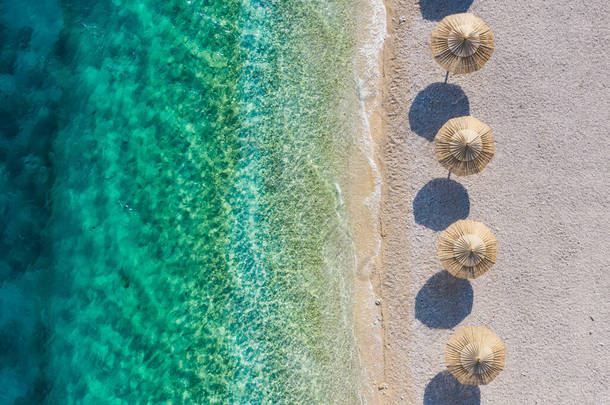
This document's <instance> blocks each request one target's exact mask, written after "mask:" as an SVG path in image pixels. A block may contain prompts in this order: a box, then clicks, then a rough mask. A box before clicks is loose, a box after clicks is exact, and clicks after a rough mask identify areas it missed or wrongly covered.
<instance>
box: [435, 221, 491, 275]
mask: <svg viewBox="0 0 610 405" xmlns="http://www.w3.org/2000/svg"><path fill="white" fill-rule="evenodd" d="M497 253H498V242H497V241H496V237H495V236H494V235H493V234H492V233H491V231H490V230H489V228H487V227H486V226H485V225H484V224H483V223H481V222H477V221H471V220H468V219H461V220H459V221H456V222H454V223H453V224H451V225H450V226H449V227H448V228H447V229H445V230H444V231H443V232H441V235H440V237H439V241H438V257H439V259H440V260H441V264H442V265H443V267H444V268H445V269H447V271H448V272H449V273H451V274H453V275H454V276H455V277H458V278H477V277H479V276H480V275H481V274H483V273H485V272H486V271H487V270H489V269H490V268H491V267H492V266H493V265H494V263H495V262H496V255H497Z"/></svg>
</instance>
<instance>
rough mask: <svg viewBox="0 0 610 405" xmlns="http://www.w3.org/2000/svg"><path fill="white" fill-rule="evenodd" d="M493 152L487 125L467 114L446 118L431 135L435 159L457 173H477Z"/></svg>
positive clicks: (491, 138) (488, 160)
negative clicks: (432, 135)
mask: <svg viewBox="0 0 610 405" xmlns="http://www.w3.org/2000/svg"><path fill="white" fill-rule="evenodd" d="M494 153H495V147H494V138H493V136H492V135H491V128H490V127H489V126H488V125H487V124H485V123H483V122H481V121H479V120H478V119H476V118H474V117H471V116H465V117H457V118H452V119H450V120H449V121H447V122H446V123H445V124H444V125H443V126H442V127H441V129H440V130H439V131H438V133H437V134H436V136H435V137H434V154H435V155H436V159H437V160H438V161H439V163H440V164H441V165H443V166H444V167H445V168H446V169H447V170H449V171H450V172H451V173H455V174H457V175H458V176H467V175H469V174H475V173H479V172H480V171H481V170H483V169H484V168H485V166H487V164H488V163H489V162H490V161H491V158H492V157H493V155H494Z"/></svg>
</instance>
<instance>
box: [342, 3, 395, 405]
mask: <svg viewBox="0 0 610 405" xmlns="http://www.w3.org/2000/svg"><path fill="white" fill-rule="evenodd" d="M366 3H367V5H368V6H369V7H370V10H361V12H362V14H361V15H360V16H359V17H360V18H359V19H360V20H365V19H366V21H365V24H364V27H363V28H361V29H359V32H358V47H357V54H356V64H357V68H358V77H357V80H358V84H359V103H360V104H359V106H360V114H359V115H360V118H361V122H360V125H358V133H359V139H358V145H357V148H356V149H357V150H358V153H357V154H355V155H353V156H351V158H350V173H351V174H350V176H349V177H350V178H349V181H348V185H347V188H348V194H349V198H348V211H349V212H350V216H351V218H352V232H353V241H354V255H355V257H354V261H355V279H354V293H353V295H354V324H355V325H354V327H355V334H356V343H357V348H358V353H359V361H360V365H361V368H362V372H361V376H360V377H361V384H360V389H361V395H362V401H363V404H367V405H379V404H382V403H383V402H384V401H383V396H384V394H385V392H384V384H385V383H384V381H385V377H384V374H385V362H384V360H383V358H384V350H383V345H384V334H385V332H384V329H383V311H382V302H383V299H382V297H381V292H380V282H381V278H380V259H381V256H380V254H381V249H382V238H381V228H380V214H381V204H382V190H383V169H382V164H383V162H382V161H381V159H380V149H379V145H380V142H379V139H381V138H382V137H383V131H384V129H383V125H384V124H383V121H384V119H383V117H384V114H385V113H384V111H383V97H384V89H385V79H384V70H385V56H384V55H385V48H386V46H387V38H388V21H389V18H390V16H389V14H388V9H387V5H386V4H385V3H386V1H385V0H367V1H366ZM373 60H374V62H371V61H373Z"/></svg>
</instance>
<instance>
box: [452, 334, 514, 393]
mask: <svg viewBox="0 0 610 405" xmlns="http://www.w3.org/2000/svg"><path fill="white" fill-rule="evenodd" d="M505 360H506V346H504V343H502V341H501V340H500V338H499V337H498V336H496V334H495V333H493V332H492V331H491V330H490V329H488V328H484V327H482V326H467V327H465V328H462V329H460V330H459V331H457V332H456V333H455V334H454V335H453V336H451V338H450V339H449V341H448V342H447V347H446V349H445V364H446V365H447V369H448V370H449V372H450V373H451V374H453V376H454V377H455V378H457V380H458V381H459V382H461V383H462V384H467V385H479V384H489V383H490V382H491V381H492V380H493V379H494V378H496V377H497V376H498V374H500V372H501V371H502V370H503V369H504V361H505Z"/></svg>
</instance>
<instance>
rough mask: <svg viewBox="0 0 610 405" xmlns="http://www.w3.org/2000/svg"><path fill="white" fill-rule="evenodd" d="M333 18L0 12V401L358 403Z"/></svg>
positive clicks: (212, 0) (339, 43)
mask: <svg viewBox="0 0 610 405" xmlns="http://www.w3.org/2000/svg"><path fill="white" fill-rule="evenodd" d="M354 7H355V6H354V3H353V2H350V1H348V0H338V1H331V0H326V1H323V0H300V1H298V0H283V1H282V0H276V1H271V0H269V1H254V0H244V1H237V0H207V1H204V0H191V1H184V0H181V1H177V0H167V1H163V2H160V1H157V0H131V1H127V0H112V1H85V0H72V1H68V0H66V1H60V0H27V1H20V2H15V1H7V0H1V1H0V11H1V14H0V15H1V17H0V36H1V38H2V42H1V44H0V46H1V53H0V95H1V99H0V116H1V118H2V119H1V120H0V121H1V122H0V131H1V136H0V187H1V190H2V193H1V196H0V215H1V216H2V222H1V224H0V226H1V228H0V232H1V233H0V236H1V240H0V248H2V251H3V252H4V253H3V255H2V256H1V261H0V348H1V350H0V387H2V389H1V390H0V403H2V404H5V403H6V404H34V403H48V404H161V403H164V404H165V403H167V404H191V403H192V404H238V403H239V404H270V403H286V404H305V403H309V404H325V403H341V404H353V403H358V402H359V401H360V399H359V390H358V360H357V353H356V349H355V342H354V336H353V314H352V313H351V303H350V297H351V286H352V278H351V277H352V273H353V260H354V259H353V257H354V255H353V248H352V241H351V238H350V235H349V227H348V220H347V218H346V212H345V208H344V206H343V202H342V197H341V191H340V186H339V184H343V182H344V181H345V177H346V173H345V170H346V167H347V165H346V162H347V159H348V156H349V153H350V152H349V151H350V150H351V149H350V148H352V147H353V143H354V138H355V136H356V129H355V124H354V123H355V122H357V121H358V118H357V116H356V113H355V111H356V108H355V104H356V97H357V94H356V79H355V73H354V66H353V59H354V58H353V55H354V40H353V32H352V31H353V30H354V29H355V26H356V22H355V21H354V15H355V13H354V10H353V8H354Z"/></svg>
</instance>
